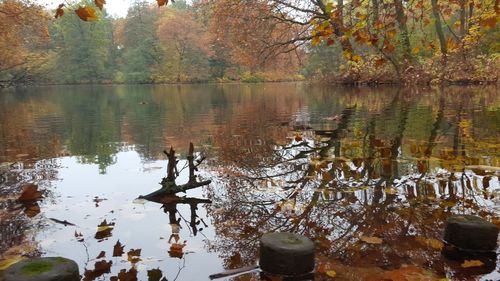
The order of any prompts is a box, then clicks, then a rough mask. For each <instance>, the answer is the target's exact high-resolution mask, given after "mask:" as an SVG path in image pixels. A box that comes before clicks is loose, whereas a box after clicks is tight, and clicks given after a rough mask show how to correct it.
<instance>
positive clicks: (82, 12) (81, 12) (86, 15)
mask: <svg viewBox="0 0 500 281" xmlns="http://www.w3.org/2000/svg"><path fill="white" fill-rule="evenodd" d="M75 13H76V15H77V16H78V17H79V18H80V19H81V20H83V21H96V20H99V17H97V16H96V14H95V10H94V8H92V7H79V8H78V9H76V10H75Z"/></svg>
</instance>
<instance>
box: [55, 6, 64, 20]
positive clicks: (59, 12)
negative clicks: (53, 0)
mask: <svg viewBox="0 0 500 281" xmlns="http://www.w3.org/2000/svg"><path fill="white" fill-rule="evenodd" d="M63 7H64V4H59V7H57V10H56V15H55V16H54V17H55V18H56V19H57V18H58V17H62V16H63V15H64V10H63Z"/></svg>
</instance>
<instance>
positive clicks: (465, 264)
mask: <svg viewBox="0 0 500 281" xmlns="http://www.w3.org/2000/svg"><path fill="white" fill-rule="evenodd" d="M483 265H484V263H483V262H482V261H480V260H464V262H463V263H462V264H461V265H460V266H461V267H463V268H469V267H478V266H483Z"/></svg>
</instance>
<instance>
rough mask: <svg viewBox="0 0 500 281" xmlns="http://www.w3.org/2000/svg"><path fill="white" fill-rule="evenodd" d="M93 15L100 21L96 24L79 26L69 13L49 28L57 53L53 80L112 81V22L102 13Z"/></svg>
mask: <svg viewBox="0 0 500 281" xmlns="http://www.w3.org/2000/svg"><path fill="white" fill-rule="evenodd" d="M82 4H85V2H84V3H82ZM80 5H81V4H79V5H75V6H72V7H71V8H77V7H80ZM97 13H98V15H99V16H100V17H101V19H100V20H98V21H93V22H83V21H81V20H80V19H79V18H78V16H77V15H76V14H75V13H73V14H68V15H65V16H64V17H62V18H60V19H58V20H56V21H54V22H53V23H52V24H51V25H50V27H49V30H50V34H51V36H52V38H53V40H54V46H53V47H54V50H56V51H57V53H56V55H55V65H54V67H55V69H54V77H53V79H55V80H60V81H65V82H82V81H88V82H96V81H102V80H107V79H111V78H112V75H113V71H112V66H111V65H110V63H112V62H113V60H112V59H111V51H112V49H113V48H114V46H113V40H112V38H113V29H112V22H111V19H110V18H108V17H107V15H106V13H105V12H97Z"/></svg>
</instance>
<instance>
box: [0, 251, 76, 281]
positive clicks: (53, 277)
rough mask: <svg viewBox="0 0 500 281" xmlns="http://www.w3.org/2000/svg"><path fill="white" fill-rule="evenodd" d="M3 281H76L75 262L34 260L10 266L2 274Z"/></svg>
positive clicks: (64, 259)
mask: <svg viewBox="0 0 500 281" xmlns="http://www.w3.org/2000/svg"><path fill="white" fill-rule="evenodd" d="M3 280H4V281H78V280H80V274H79V272H78V265H77V264H76V262H74V261H72V260H69V259H66V258H61V257H50V258H34V259H27V260H23V261H20V262H18V263H15V264H13V265H11V266H10V267H9V268H7V269H6V270H5V272H4V273H3Z"/></svg>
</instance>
